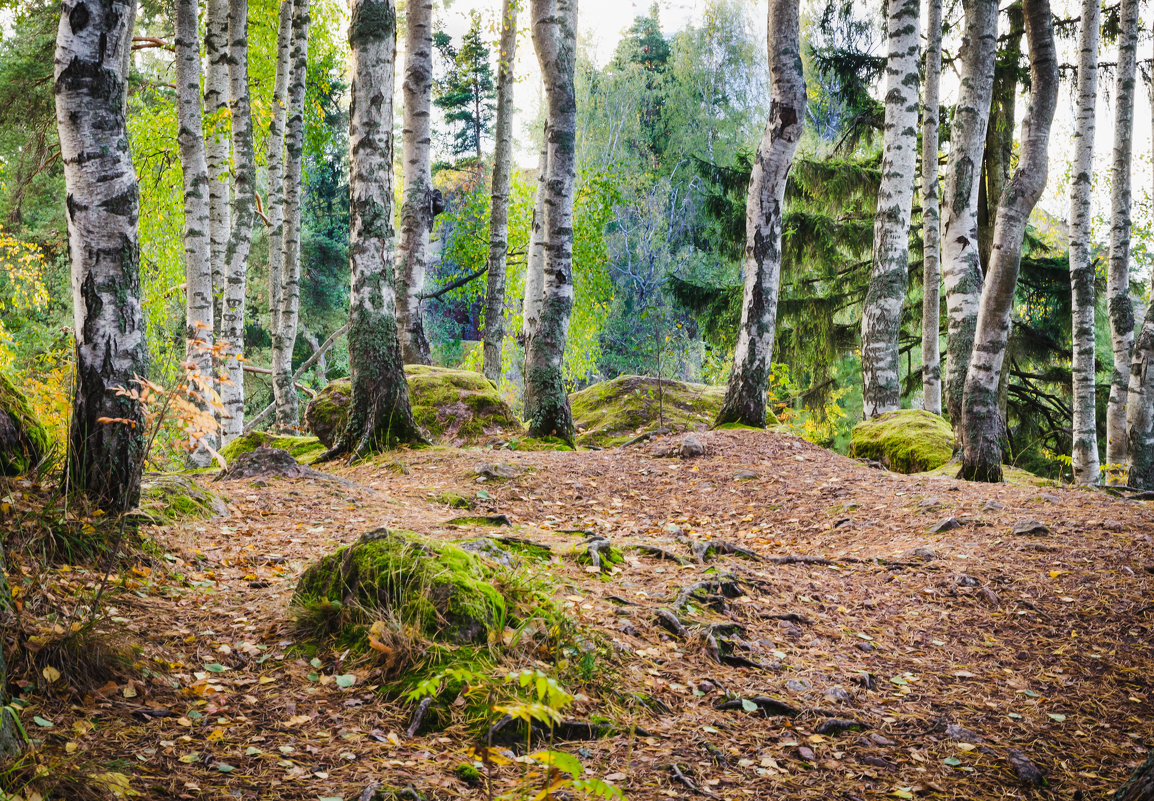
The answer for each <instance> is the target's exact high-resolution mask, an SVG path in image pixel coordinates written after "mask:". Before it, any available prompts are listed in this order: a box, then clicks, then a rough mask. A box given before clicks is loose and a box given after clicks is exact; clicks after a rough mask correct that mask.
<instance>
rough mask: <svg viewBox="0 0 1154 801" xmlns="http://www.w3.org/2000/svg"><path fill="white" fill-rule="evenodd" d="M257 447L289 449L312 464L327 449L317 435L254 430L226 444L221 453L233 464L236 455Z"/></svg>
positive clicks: (304, 461) (305, 461) (305, 462)
mask: <svg viewBox="0 0 1154 801" xmlns="http://www.w3.org/2000/svg"><path fill="white" fill-rule="evenodd" d="M257 448H278V449H280V450H282V451H288V452H289V453H290V454H291V455H292V457H293V458H294V459H296V460H297V461H298V462H300V463H301V464H312V463H313V462H314V461H315V460H316V459H317V457H319V456H320V455H321V454H322V453H324V452H325V450H326V448H325V446H324V443H322V442H321V441H320V440H319V439H317V438H316V437H294V436H290V435H288V434H279V435H278V434H270V433H268V432H267V431H252V432H249V433H248V434H245V435H244V436H241V437H237V438H236V439H234V440H233V441H232V442H230V443H228V444H227V445H225V446H224V448H222V449H221V451H220V455H221V456H223V457H224V460H225V461H226V462H228V463H229V464H231V463H232V462H233V461H234V460H235V459H236V457H238V456H240V455H241V454H243V453H248V452H249V451H255V450H256V449H257Z"/></svg>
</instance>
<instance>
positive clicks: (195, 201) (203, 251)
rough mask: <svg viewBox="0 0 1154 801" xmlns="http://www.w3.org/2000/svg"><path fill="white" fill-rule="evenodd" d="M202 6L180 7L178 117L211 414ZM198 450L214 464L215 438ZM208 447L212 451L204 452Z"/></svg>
mask: <svg viewBox="0 0 1154 801" xmlns="http://www.w3.org/2000/svg"><path fill="white" fill-rule="evenodd" d="M198 19H199V9H198V3H197V0H177V3H176V37H175V44H176V113H177V121H178V128H177V137H176V138H177V141H178V142H179V144H180V163H181V169H182V172H183V175H184V276H185V333H184V338H185V359H186V360H187V361H188V362H189V363H190V364H195V365H196V370H197V372H198V373H199V374H200V375H201V376H203V377H204V378H205V379H206V381H207V382H208V383H207V384H205V385H202V386H198V387H195V389H196V391H198V392H201V393H205V394H204V395H202V397H200V398H198V399H195V400H197V401H199V403H198V405H199V406H200V408H201V409H202V410H203V411H205V412H210V410H211V408H212V407H211V405H210V404H209V400H210V398H209V397H207V393H206V391H207V390H209V389H210V388H211V387H212V382H211V380H209V379H210V377H211V376H212V375H213V364H212V352H211V351H212V342H213V336H212V327H213V319H212V305H213V304H212V261H211V254H210V251H211V241H210V239H209V237H210V233H209V231H210V228H209V208H208V207H209V195H208V164H207V161H206V159H205V144H204V120H203V115H202V113H201V107H200V102H201V101H200V36H199V29H198ZM189 445H190V446H191V447H192V448H193V451H192V456H191V460H192V464H193V465H195V466H196V467H206V466H207V465H208V464H209V463H210V462H211V461H212V455H211V451H210V449H211V448H214V447H215V445H216V432H215V431H211V432H205V434H204V436H202V437H201V438H200V440H199V441H197V442H190V443H189ZM205 446H207V447H205Z"/></svg>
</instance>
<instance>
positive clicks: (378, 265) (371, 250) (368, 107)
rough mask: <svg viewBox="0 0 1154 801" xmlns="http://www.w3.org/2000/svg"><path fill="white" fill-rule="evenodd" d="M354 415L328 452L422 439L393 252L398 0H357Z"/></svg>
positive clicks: (353, 25) (352, 30)
mask: <svg viewBox="0 0 1154 801" xmlns="http://www.w3.org/2000/svg"><path fill="white" fill-rule="evenodd" d="M349 45H350V49H351V50H352V55H351V61H350V66H351V72H352V90H351V92H352V103H351V105H350V107H349V154H350V156H349V195H350V204H349V268H350V272H351V273H352V295H351V298H350V309H349V373H350V375H351V378H352V398H351V400H350V404H349V415H348V422H347V423H346V424H345V430H344V431H343V432H342V433H341V434H340V436H339V437H338V438H337V441H336V443H335V444H334V445H333V447H332V449H331V450H330V451H329V452H328V453H327V454H325V458H332V457H335V456H338V455H342V454H351V455H352V457H353V458H356V457H357V456H358V455H360V454H362V453H366V452H369V451H372V450H377V449H381V448H387V447H389V446H391V445H394V444H396V443H399V442H420V441H421V439H422V437H421V432H420V430H419V429H418V428H417V424H416V423H415V422H414V421H413V412H412V409H411V408H410V407H409V389H408V385H407V384H406V383H405V370H404V362H403V361H402V359H401V341H400V338H399V335H398V331H397V313H396V302H397V297H396V288H395V287H396V285H395V280H396V263H395V256H394V253H393V249H394V245H393V239H394V233H393V61H394V58H395V53H396V46H397V17H396V7H395V5H394V0H353V4H352V9H351V17H350V19H349Z"/></svg>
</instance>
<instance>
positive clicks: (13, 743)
mask: <svg viewBox="0 0 1154 801" xmlns="http://www.w3.org/2000/svg"><path fill="white" fill-rule="evenodd" d="M198 89H199V87H198ZM4 548H5V543H4V537H3V536H2V535H0V631H12V630H13V627H14V625H15V623H16V621H15V620H14V615H15V611H16V610H15V608H14V604H13V603H12V590H11V589H9V587H8V574H7V572H6V567H5V564H6V563H5V559H4ZM8 700H9V699H8V663H7V662H6V661H5V660H4V649H3V648H0V766H7V765H8V763H9V761H10V760H12V758H13V757H15V756H17V755H18V754H19V753H20V752H21V751H23V750H24V740H23V739H22V738H21V736H20V730H19V729H18V728H17V726H16V724H17V722H18V719H17V718H16V712H14V711H13V710H12V709H11V708H8Z"/></svg>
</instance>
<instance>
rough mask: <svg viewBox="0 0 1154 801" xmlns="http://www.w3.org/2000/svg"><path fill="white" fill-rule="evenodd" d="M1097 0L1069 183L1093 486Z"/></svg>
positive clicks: (1082, 477)
mask: <svg viewBox="0 0 1154 801" xmlns="http://www.w3.org/2000/svg"><path fill="white" fill-rule="evenodd" d="M1101 16H1102V4H1101V2H1100V0H1083V3H1082V30H1081V34H1080V36H1079V40H1078V49H1079V53H1080V56H1079V59H1078V99H1077V107H1076V110H1075V114H1076V119H1075V122H1074V164H1073V173H1074V179H1073V181H1072V182H1071V184H1070V245H1069V250H1070V293H1071V297H1072V302H1073V339H1074V364H1073V398H1074V420H1073V449H1072V457H1073V463H1074V480H1075V481H1076V482H1077V483H1079V484H1088V485H1091V486H1093V485H1096V484H1097V483H1098V480H1099V469H1098V427H1097V423H1096V419H1097V418H1096V408H1097V391H1096V388H1095V379H1094V375H1095V371H1096V369H1097V366H1096V364H1095V356H1094V306H1095V303H1096V302H1097V298H1096V293H1095V291H1094V272H1095V271H1094V260H1093V258H1092V257H1091V254H1090V246H1091V244H1092V237H1091V234H1092V222H1093V217H1092V214H1091V207H1090V199H1091V196H1092V194H1093V192H1092V190H1093V186H1092V184H1093V171H1094V128H1095V122H1096V119H1095V103H1096V102H1097V97H1098V39H1099V33H1098V26H1099V24H1100V20H1101Z"/></svg>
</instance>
